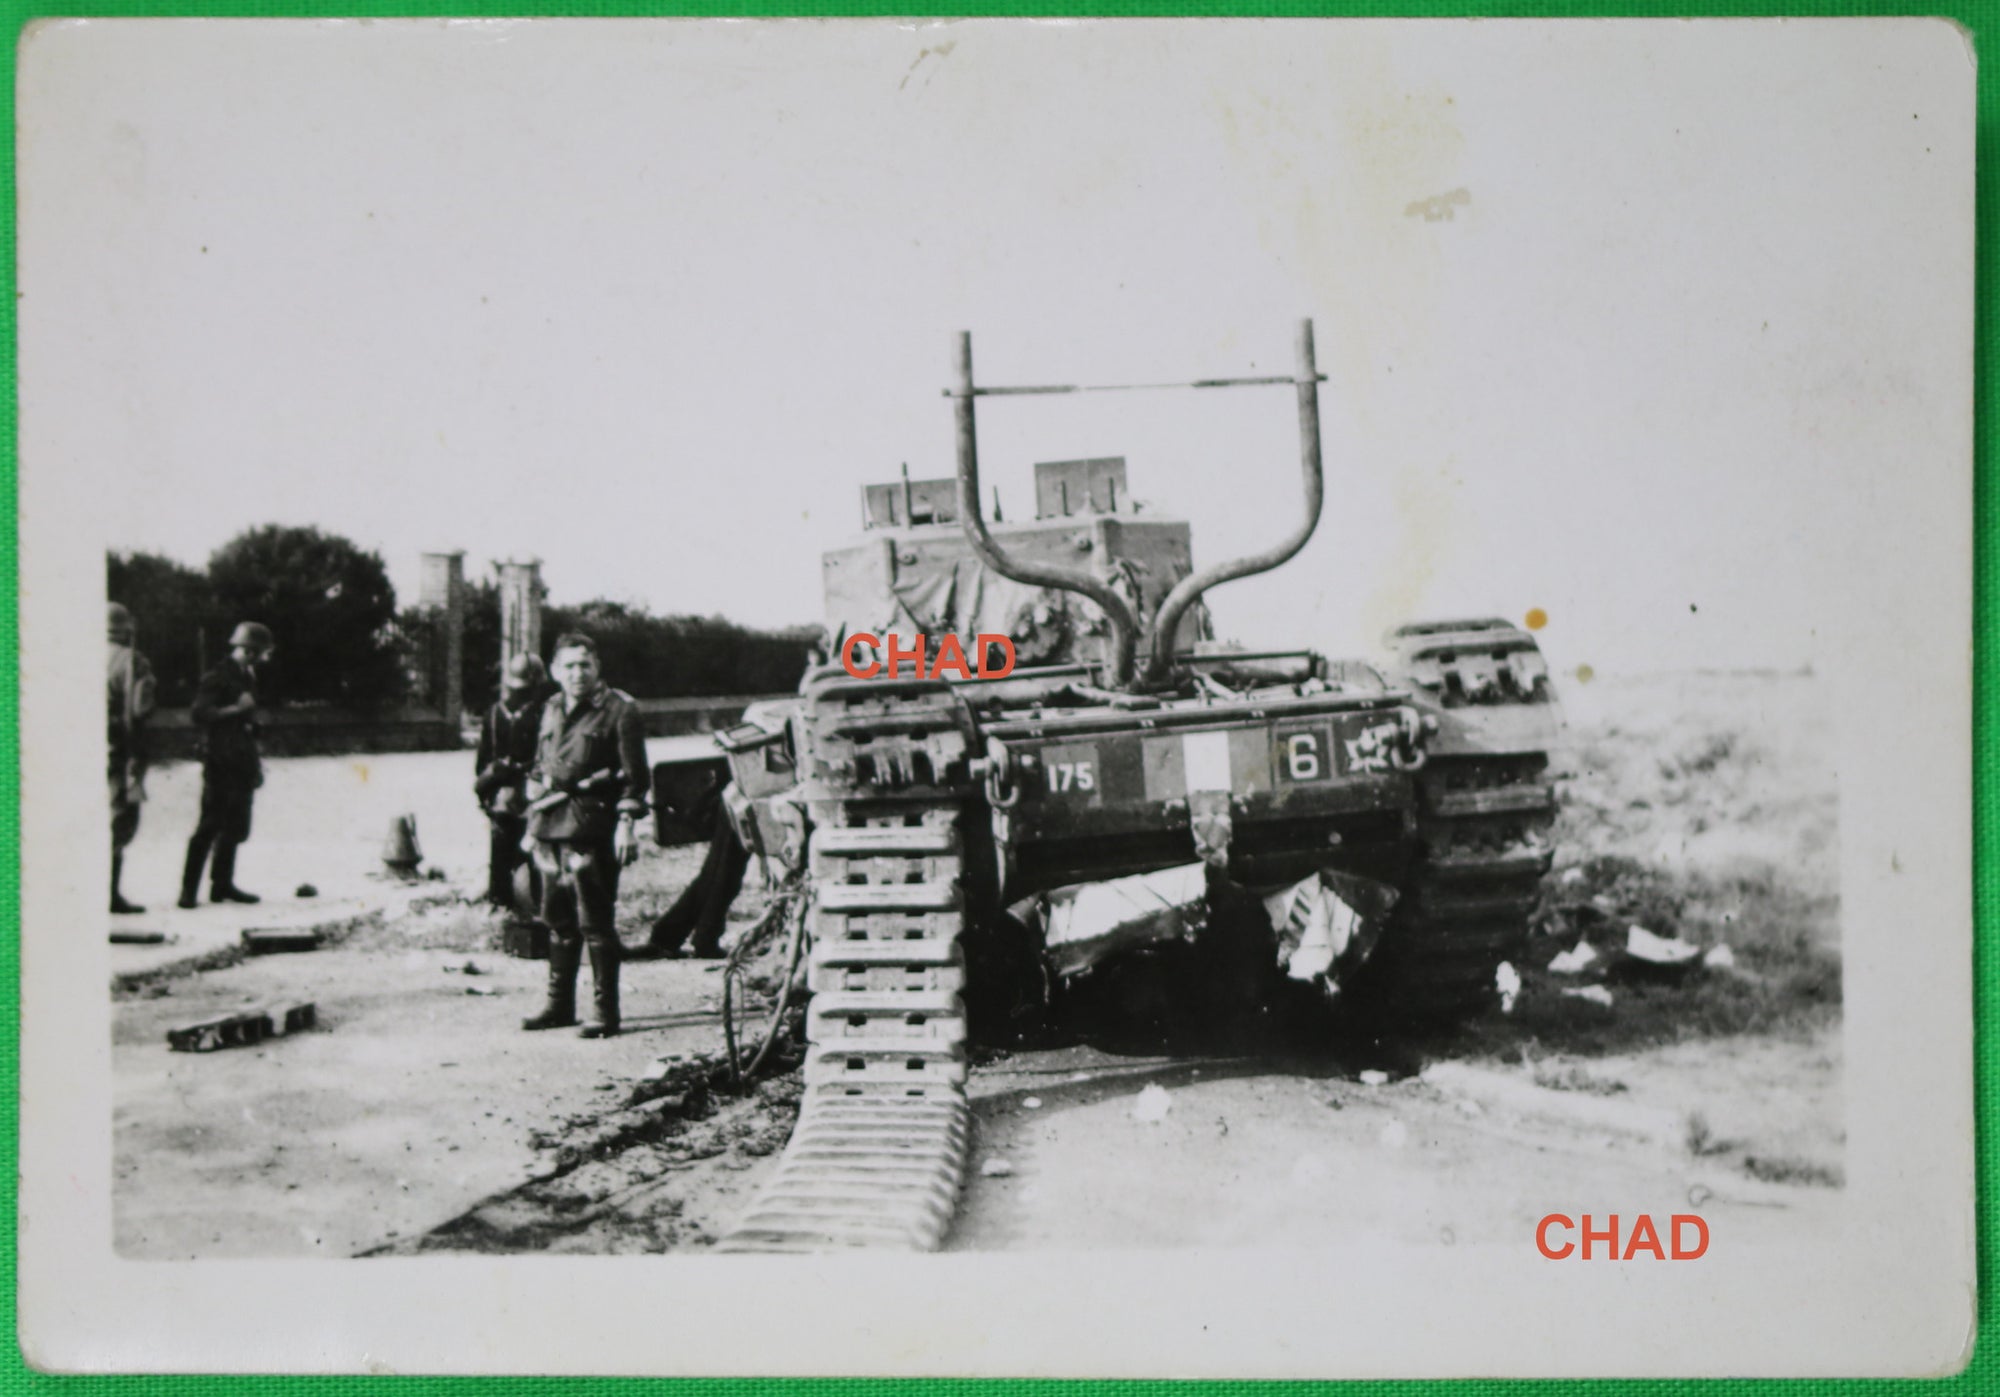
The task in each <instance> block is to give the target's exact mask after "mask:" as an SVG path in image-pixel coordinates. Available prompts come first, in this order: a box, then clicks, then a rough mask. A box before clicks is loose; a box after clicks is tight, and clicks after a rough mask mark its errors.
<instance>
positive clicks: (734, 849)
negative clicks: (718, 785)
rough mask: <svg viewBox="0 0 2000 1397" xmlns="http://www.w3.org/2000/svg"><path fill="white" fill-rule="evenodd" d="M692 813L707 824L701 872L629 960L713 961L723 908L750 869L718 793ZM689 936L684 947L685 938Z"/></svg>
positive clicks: (726, 916)
mask: <svg viewBox="0 0 2000 1397" xmlns="http://www.w3.org/2000/svg"><path fill="white" fill-rule="evenodd" d="M694 814H695V816H696V818H698V819H705V820H707V821H708V823H709V838H708V853H707V855H706V856H705V857H704V858H703V859H702V862H701V871H700V872H699V873H697V874H695V876H694V881H693V882H691V883H689V884H688V885H687V887H686V888H684V889H682V891H681V895H680V896H679V897H678V898H676V899H675V900H674V905H673V906H671V907H669V908H668V909H667V910H666V911H664V912H662V913H661V914H660V915H659V917H658V918H656V919H655V920H654V922H653V927H652V931H651V933H650V935H649V936H648V938H647V941H646V946H645V949H644V951H642V952H634V955H635V956H643V957H644V958H645V959H647V960H665V959H671V958H673V957H675V956H679V955H681V954H683V951H682V947H683V946H684V945H685V946H686V947H687V949H686V951H685V954H686V955H688V956H690V957H692V958H693V959H695V960H719V959H720V958H721V956H722V933H723V931H724V929H725V928H726V927H727V926H728V925H729V905H730V904H731V903H732V902H734V901H735V900H736V894H737V893H738V892H740V891H742V888H743V875H744V873H745V872H747V871H748V870H749V867H750V851H749V850H747V849H745V848H744V847H743V844H742V842H741V841H740V840H738V839H737V837H736V831H735V830H734V829H733V828H731V826H730V823H729V812H728V811H727V810H726V809H724V808H723V804H722V794H721V792H720V791H719V790H715V791H710V792H708V793H707V794H706V795H705V796H704V797H703V799H702V800H701V802H700V803H699V804H697V805H696V807H695V810H694ZM690 935H692V937H693V938H694V939H693V941H692V943H689V940H688V938H689V936H690Z"/></svg>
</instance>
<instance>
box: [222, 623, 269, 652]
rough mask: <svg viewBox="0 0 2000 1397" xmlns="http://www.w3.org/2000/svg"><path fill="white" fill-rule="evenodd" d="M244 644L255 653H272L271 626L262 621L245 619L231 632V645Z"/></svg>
mask: <svg viewBox="0 0 2000 1397" xmlns="http://www.w3.org/2000/svg"><path fill="white" fill-rule="evenodd" d="M239 645H241V646H244V647H245V648H247V649H249V650H250V651H252V652H253V653H255V654H259V655H268V654H270V653H271V647H272V640H271V628H270V627H269V626H267V625H265V624H264V623H263V622H261V621H245V622H244V623H243V624H242V625H240V626H238V627H237V628H236V629H235V630H233V631H231V632H230V633H229V647H230V649H232V650H233V649H235V648H236V647H237V646H239Z"/></svg>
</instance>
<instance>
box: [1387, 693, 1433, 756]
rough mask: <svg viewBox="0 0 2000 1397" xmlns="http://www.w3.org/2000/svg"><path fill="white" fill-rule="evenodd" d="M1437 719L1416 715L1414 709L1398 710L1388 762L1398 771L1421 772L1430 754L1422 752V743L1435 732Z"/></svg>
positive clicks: (1426, 715)
mask: <svg viewBox="0 0 2000 1397" xmlns="http://www.w3.org/2000/svg"><path fill="white" fill-rule="evenodd" d="M1437 727H1438V724H1437V719H1435V718H1433V717H1431V716H1429V715H1428V714H1421V713H1418V712H1417V710H1416V709H1414V708H1405V709H1402V710H1400V712H1399V713H1398V715H1397V732H1396V746H1395V750H1394V751H1393V752H1391V753H1390V757H1389V760H1390V762H1391V763H1392V764H1393V765H1394V766H1395V767H1396V769H1397V770H1398V771H1421V770H1423V766H1424V763H1425V762H1427V761H1429V760H1430V753H1428V752H1426V751H1425V750H1424V743H1425V742H1426V741H1427V740H1429V738H1430V736H1431V734H1432V733H1434V732H1436V731H1437Z"/></svg>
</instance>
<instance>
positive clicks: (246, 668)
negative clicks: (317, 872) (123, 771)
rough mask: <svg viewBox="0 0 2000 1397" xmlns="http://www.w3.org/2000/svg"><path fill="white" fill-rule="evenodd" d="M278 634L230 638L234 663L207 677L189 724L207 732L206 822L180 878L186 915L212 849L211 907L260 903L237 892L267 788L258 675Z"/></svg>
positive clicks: (250, 626)
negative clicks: (239, 865) (259, 797)
mask: <svg viewBox="0 0 2000 1397" xmlns="http://www.w3.org/2000/svg"><path fill="white" fill-rule="evenodd" d="M271 651H272V644H271V632H270V630H269V629H268V628H267V627H265V626H262V625H259V624H258V623H257V622H255V621H245V622H244V623H243V624H242V625H240V626H238V627H237V628H236V630H235V631H234V632H233V633H232V634H231V635H230V637H229V658H228V659H226V660H224V661H223V662H222V663H221V664H219V665H217V666H216V667H215V668H214V669H212V670H210V671H209V672H208V673H207V674H204V675H203V676H202V677H201V685H200V687H199V688H197V689H196V690H195V694H194V707H193V709H192V710H191V711H190V713H189V716H190V717H192V718H193V719H194V722H195V726H197V727H199V728H200V729H201V730H202V747H201V820H200V822H199V823H198V824H196V825H195V827H194V837H193V838H191V839H189V840H188V847H187V863H186V865H185V866H184V867H183V868H182V870H181V902H180V905H181V906H183V907H193V906H194V905H195V892H196V890H197V889H198V888H199V887H200V886H201V870H202V865H203V864H205V863H207V862H208V854H209V849H210V847H211V846H212V847H213V848H214V850H215V862H214V864H213V865H212V866H211V867H210V868H209V874H208V896H209V901H211V902H256V901H258V898H257V896H256V894H254V893H246V892H244V891H243V889H241V888H239V887H237V886H236V846H237V845H239V844H241V843H242V842H243V841H244V840H246V839H248V838H249V837H250V804H251V802H252V800H254V799H255V797H256V794H257V788H258V787H259V786H261V785H263V784H264V764H263V761H262V760H261V759H260V758H259V756H258V754H257V667H258V666H259V665H261V664H263V663H265V662H266V661H267V660H269V659H270V657H271Z"/></svg>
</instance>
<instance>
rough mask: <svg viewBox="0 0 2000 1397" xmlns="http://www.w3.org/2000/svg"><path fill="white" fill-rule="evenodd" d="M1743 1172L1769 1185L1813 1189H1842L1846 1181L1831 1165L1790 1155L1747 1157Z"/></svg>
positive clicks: (1744, 1160) (1744, 1161)
mask: <svg viewBox="0 0 2000 1397" xmlns="http://www.w3.org/2000/svg"><path fill="white" fill-rule="evenodd" d="M1743 1172H1744V1173H1746V1174H1748V1175H1749V1176H1750V1177H1751V1178H1753V1179H1759V1180H1761V1181H1763V1182H1764V1183H1767V1184H1805V1185H1807V1186H1809V1187H1812V1188H1840V1187H1842V1186H1843V1185H1844V1183H1845V1180H1844V1179H1843V1178H1842V1177H1841V1172H1840V1170H1838V1169H1835V1168H1833V1167H1832V1166H1831V1165H1826V1164H1820V1163H1817V1162H1816V1161H1814V1160H1810V1159H1794V1158H1792V1157H1791V1156H1789V1155H1761V1154H1760V1155H1746V1156H1744V1159H1743Z"/></svg>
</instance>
